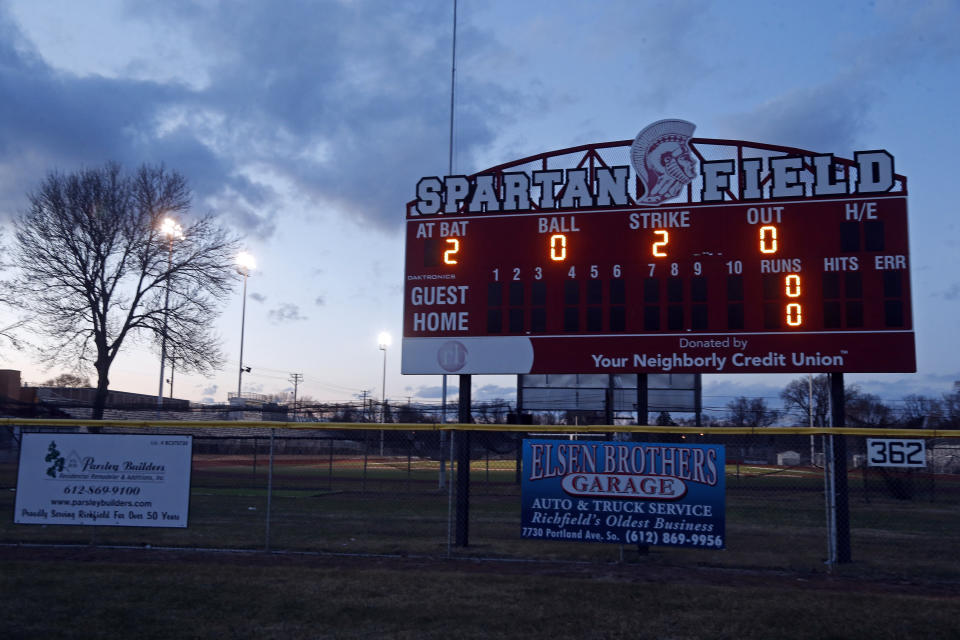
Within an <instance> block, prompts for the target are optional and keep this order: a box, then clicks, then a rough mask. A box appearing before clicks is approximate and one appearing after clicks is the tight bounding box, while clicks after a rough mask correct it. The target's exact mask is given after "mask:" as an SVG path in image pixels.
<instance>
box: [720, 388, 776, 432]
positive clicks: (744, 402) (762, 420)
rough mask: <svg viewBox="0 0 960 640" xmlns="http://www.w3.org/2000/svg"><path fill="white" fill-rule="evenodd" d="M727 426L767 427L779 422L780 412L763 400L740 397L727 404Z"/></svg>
mask: <svg viewBox="0 0 960 640" xmlns="http://www.w3.org/2000/svg"><path fill="white" fill-rule="evenodd" d="M727 414H728V416H727V424H728V425H729V426H731V427H766V426H769V425H771V424H773V423H774V422H776V421H777V418H779V417H780V412H779V411H777V410H776V409H771V408H770V407H768V406H767V401H766V400H764V399H763V398H746V397H744V396H740V397H739V398H736V399H735V400H731V401H730V402H728V403H727Z"/></svg>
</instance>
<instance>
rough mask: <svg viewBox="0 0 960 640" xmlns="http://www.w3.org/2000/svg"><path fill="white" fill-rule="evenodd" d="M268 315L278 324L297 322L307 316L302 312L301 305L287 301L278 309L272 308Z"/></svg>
mask: <svg viewBox="0 0 960 640" xmlns="http://www.w3.org/2000/svg"><path fill="white" fill-rule="evenodd" d="M267 316H268V317H269V318H270V321H271V322H273V323H276V324H279V323H282V322H296V321H298V320H306V319H307V317H306V316H304V315H302V314H301V313H300V307H299V306H297V305H295V304H291V303H289V302H285V303H283V304H281V305H280V306H279V307H277V308H276V309H271V310H270V311H268V312H267Z"/></svg>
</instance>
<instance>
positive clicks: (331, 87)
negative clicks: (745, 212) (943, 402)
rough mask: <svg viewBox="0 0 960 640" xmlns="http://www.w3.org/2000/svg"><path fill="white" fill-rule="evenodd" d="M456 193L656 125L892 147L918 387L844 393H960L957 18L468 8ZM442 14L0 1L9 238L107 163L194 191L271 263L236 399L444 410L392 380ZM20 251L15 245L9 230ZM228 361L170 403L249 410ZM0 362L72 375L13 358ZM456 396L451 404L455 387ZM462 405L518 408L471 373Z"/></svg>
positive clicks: (255, 297) (362, 5)
mask: <svg viewBox="0 0 960 640" xmlns="http://www.w3.org/2000/svg"><path fill="white" fill-rule="evenodd" d="M458 12H459V13H458V33H457V48H458V56H457V87H456V96H457V99H456V105H455V114H456V116H455V122H456V126H455V133H454V147H455V153H454V170H455V172H457V173H473V172H475V171H479V170H482V169H484V168H486V167H489V166H493V165H496V164H500V163H503V162H506V161H509V160H513V159H516V158H519V157H523V156H527V155H531V154H535V153H540V152H544V151H549V150H552V149H559V148H563V147H568V146H573V145H579V144H586V143H590V142H600V141H607V140H623V139H627V138H632V137H633V136H635V135H636V133H637V132H638V131H639V130H640V129H642V128H643V127H644V126H645V125H647V124H649V123H650V122H653V121H655V120H659V119H662V118H682V119H686V120H690V121H692V122H694V123H696V124H697V135H699V136H703V137H712V138H729V139H744V140H756V141H763V142H767V143H771V144H781V145H788V146H796V147H801V148H808V149H813V150H817V151H823V152H833V153H835V154H837V155H839V156H844V157H850V155H851V154H852V152H853V151H854V150H859V149H878V148H884V149H887V150H889V151H890V152H891V153H892V154H893V155H894V156H895V158H896V170H897V172H898V173H902V174H904V175H906V176H907V177H908V178H909V186H910V194H911V195H910V243H911V253H912V265H911V267H912V278H913V300H914V322H915V327H916V331H917V358H918V368H919V371H918V373H917V374H915V375H909V376H907V375H871V376H849V378H850V380H851V381H854V382H857V383H858V384H860V385H861V386H862V387H863V388H864V389H865V390H867V391H871V392H874V393H878V394H880V395H881V396H883V397H885V398H887V399H898V398H901V397H902V396H903V395H904V394H905V393H911V392H920V393H928V394H933V395H939V394H940V393H943V392H946V391H949V390H950V388H951V386H952V383H953V381H955V380H960V360H958V355H960V331H958V330H957V329H958V327H960V323H958V321H957V318H958V311H960V269H958V268H957V267H958V264H960V260H958V251H960V225H958V223H957V212H956V206H955V202H954V199H953V197H952V196H954V194H955V191H956V184H957V183H958V178H957V175H956V172H957V162H956V161H955V159H954V155H955V154H956V153H957V150H958V148H960V133H958V130H960V129H958V127H957V124H956V119H957V104H958V103H960V91H958V82H957V78H958V77H960V39H958V38H957V37H956V25H958V24H960V3H958V2H956V1H955V0H944V1H930V2H911V3H906V2H884V1H882V0H878V1H871V2H855V1H850V2H842V3H838V2H835V1H828V2H816V1H814V2H805V3H787V2H777V3H772V2H759V1H758V2H718V3H710V2H694V1H689V2H646V1H640V0H628V1H624V2H616V1H612V0H611V1H605V2H578V1H574V0H550V1H542V2H541V1H526V2H517V1H515V0H510V1H507V0H503V1H496V0H494V1H491V0H483V1H480V0H460V2H459V5H458ZM452 13H453V7H452V0H419V1H416V2H399V1H387V0H380V1H365V0H342V1H339V2H335V1H323V2H321V1H317V2H293V1H276V2H267V1H265V0H261V1H248V2H245V1H242V0H230V1H223V2H217V1H215V0H205V1H191V0H167V1H165V2H125V1H123V0H89V1H86V2H75V1H73V0H0V220H2V221H3V224H4V225H6V224H7V223H8V222H9V220H10V218H11V217H12V216H13V215H15V214H16V213H17V212H19V211H22V210H23V209H24V207H25V205H26V193H27V192H28V191H29V190H31V189H32V188H34V187H35V186H36V185H37V183H38V182H39V180H40V179H41V178H42V177H43V176H44V175H45V174H46V173H47V172H48V171H50V170H52V169H58V170H62V171H71V170H74V169H77V168H79V167H83V166H96V165H100V164H103V163H104V162H106V161H108V160H114V161H119V162H122V163H124V164H126V165H128V166H135V165H137V164H140V163H142V162H149V163H163V164H165V165H166V166H167V167H169V168H172V169H176V170H177V171H180V172H181V173H183V174H185V175H186V176H187V177H188V178H189V180H190V183H191V186H192V187H193V189H194V192H195V199H194V208H195V210H196V211H198V212H206V211H213V212H214V213H216V214H218V215H219V216H220V217H221V220H222V222H223V224H224V225H226V226H228V227H230V228H231V229H234V230H235V231H236V232H237V233H239V234H240V235H242V236H243V238H244V243H245V245H246V246H247V248H248V249H249V251H250V252H251V253H253V254H254V255H255V256H256V258H257V261H258V268H257V270H256V271H255V272H254V273H253V275H252V276H251V278H250V281H249V297H248V305H247V317H246V320H247V322H246V340H245V343H244V361H245V363H246V364H248V365H249V366H251V367H252V369H253V370H252V372H251V373H250V374H248V375H246V376H245V377H244V389H245V390H246V391H256V392H262V393H274V392H280V391H284V390H288V389H290V388H292V385H291V384H290V383H289V382H288V378H289V375H290V374H291V373H302V374H303V375H304V378H303V383H302V385H301V387H300V393H301V395H303V394H305V395H308V396H311V397H313V398H316V399H320V400H341V401H346V400H352V399H354V398H355V396H356V395H357V394H360V393H361V392H362V391H363V390H370V391H373V393H374V395H376V396H379V394H380V387H381V367H382V364H383V362H382V360H381V357H382V355H383V354H382V352H381V351H380V350H379V349H378V347H377V334H378V333H379V332H380V331H383V330H386V331H389V332H390V333H392V334H393V336H394V337H395V339H394V346H393V347H391V349H389V350H388V351H387V379H386V392H387V396H388V397H390V398H394V399H396V400H400V401H405V400H406V399H407V398H408V397H409V398H412V399H413V400H415V401H417V400H421V401H423V400H434V399H436V397H437V388H438V386H439V382H440V380H439V378H438V377H436V376H434V377H423V376H416V377H414V376H401V375H400V373H399V349H398V348H397V344H398V343H399V335H400V333H401V309H402V274H403V255H402V254H403V244H402V242H403V226H402V221H403V211H404V203H405V202H407V201H408V200H410V199H411V198H412V197H413V196H414V189H415V185H416V182H417V180H418V179H419V178H420V177H421V176H425V175H442V174H444V173H446V168H447V145H448V127H449V107H450V50H451V26H452ZM6 235H7V237H8V238H9V233H8V234H6ZM240 316H241V300H240V294H239V289H238V292H237V295H236V299H235V300H234V301H233V302H232V303H231V304H229V305H227V306H226V307H225V308H224V311H223V316H222V318H221V321H220V322H219V325H218V332H219V334H220V336H221V338H222V339H223V346H224V351H225V352H226V354H227V365H226V367H225V369H224V371H223V372H222V373H221V374H220V375H217V376H214V377H210V378H198V377H193V376H187V375H184V376H178V377H177V378H176V379H175V395H177V396H178V397H186V398H189V399H192V400H198V401H199V400H206V401H213V400H215V401H224V400H225V399H226V394H227V392H228V391H235V390H236V384H237V379H236V378H237V377H236V370H237V366H238V359H239V340H240V335H239V334H240ZM0 367H5V368H17V369H21V370H22V371H23V377H24V379H25V380H26V381H31V382H38V381H42V380H44V379H46V378H48V377H52V376H53V375H55V374H56V373H59V372H60V370H59V369H55V370H51V371H47V370H44V369H43V368H42V367H40V366H38V364H37V363H36V361H35V360H34V359H33V358H32V357H31V355H30V354H29V353H26V352H24V353H17V352H13V351H11V350H10V349H9V348H7V347H6V346H4V348H3V351H0ZM158 376H159V364H158V358H157V354H156V353H154V352H151V351H150V349H149V348H148V346H147V345H136V344H130V345H129V346H128V347H127V352H126V353H125V354H124V356H123V357H122V358H121V359H120V360H118V361H117V363H116V364H115V365H114V369H113V370H112V375H111V380H112V382H113V384H112V386H113V388H116V389H122V390H127V391H138V392H144V393H155V392H156V388H157V381H158ZM789 379H791V377H790V376H766V377H763V378H758V377H756V376H734V375H730V376H713V377H710V378H709V379H708V380H707V382H706V387H705V394H706V396H707V400H706V402H707V403H708V404H710V405H716V406H723V405H724V404H725V403H726V402H727V401H728V400H729V399H730V398H731V397H732V396H735V395H741V394H745V395H751V396H753V395H757V396H776V395H777V392H778V391H779V388H780V387H782V385H783V384H785V383H786V382H787V381H788V380H789ZM452 382H455V380H454V381H452ZM474 385H475V386H474V389H475V390H474V396H475V397H478V398H489V397H495V396H510V395H512V393H513V389H512V386H513V383H512V381H511V379H510V378H505V377H475V380H474Z"/></svg>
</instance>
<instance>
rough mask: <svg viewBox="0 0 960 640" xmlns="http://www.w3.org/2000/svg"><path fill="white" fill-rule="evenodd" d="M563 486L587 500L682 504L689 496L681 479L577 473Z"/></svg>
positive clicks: (567, 491)
mask: <svg viewBox="0 0 960 640" xmlns="http://www.w3.org/2000/svg"><path fill="white" fill-rule="evenodd" d="M560 486H561V487H563V490H564V491H565V492H566V493H567V494H569V495H571V496H577V497H584V498H597V497H606V498H635V499H647V500H654V499H655V500H679V499H680V498H682V497H683V496H684V495H686V493H687V485H686V483H684V482H683V480H680V479H679V478H671V477H665V476H639V475H628V474H621V473H573V474H570V475H568V476H564V478H563V480H562V481H561V483H560Z"/></svg>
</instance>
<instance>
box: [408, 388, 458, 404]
mask: <svg viewBox="0 0 960 640" xmlns="http://www.w3.org/2000/svg"><path fill="white" fill-rule="evenodd" d="M407 391H412V392H413V395H414V396H416V397H418V398H426V399H434V398H435V399H437V400H442V399H443V386H442V385H438V386H435V387H431V386H420V387H407ZM458 393H460V388H459V387H458V386H456V385H453V384H449V383H448V384H447V404H448V405H449V404H450V399H451V398H456V397H457V394H458Z"/></svg>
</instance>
